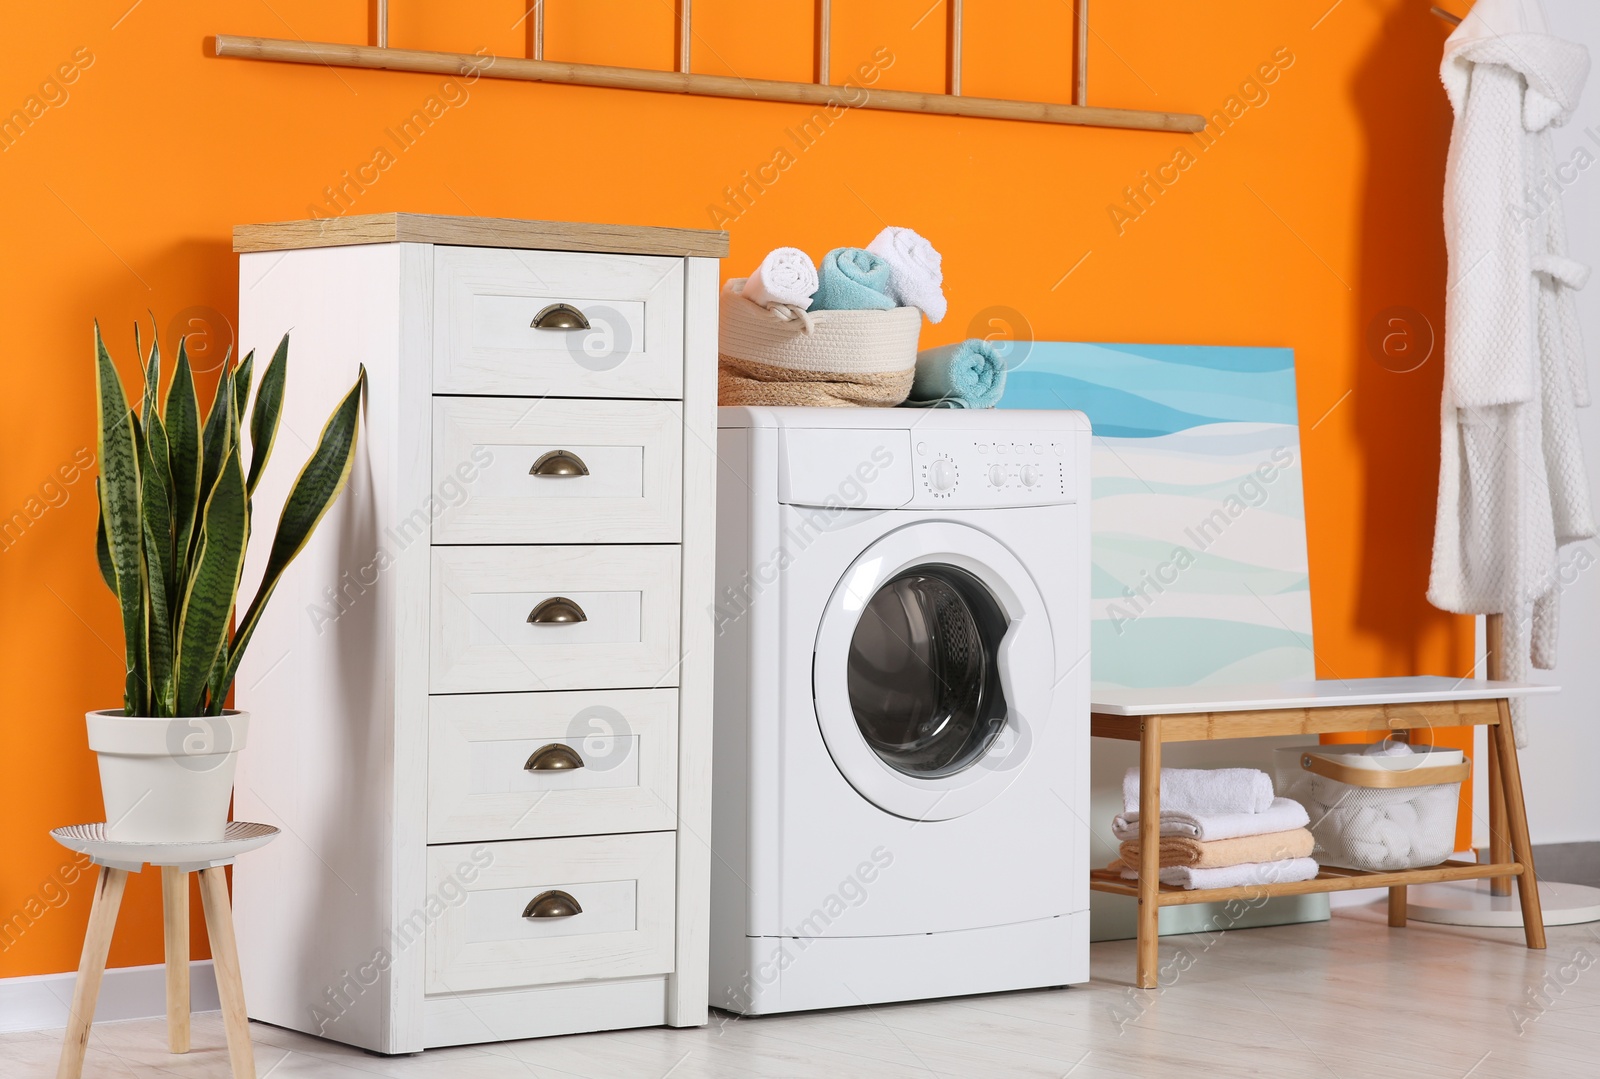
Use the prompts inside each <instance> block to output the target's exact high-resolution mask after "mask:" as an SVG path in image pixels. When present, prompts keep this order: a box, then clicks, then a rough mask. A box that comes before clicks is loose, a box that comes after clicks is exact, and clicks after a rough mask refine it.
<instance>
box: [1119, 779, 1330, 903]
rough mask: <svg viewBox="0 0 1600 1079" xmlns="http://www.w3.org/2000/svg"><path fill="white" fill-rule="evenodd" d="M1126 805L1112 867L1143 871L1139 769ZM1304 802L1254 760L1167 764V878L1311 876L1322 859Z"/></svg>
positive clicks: (1125, 783)
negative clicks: (1278, 792) (1281, 791)
mask: <svg viewBox="0 0 1600 1079" xmlns="http://www.w3.org/2000/svg"><path fill="white" fill-rule="evenodd" d="M1122 805H1123V811H1122V813H1121V814H1120V815H1119V816H1118V817H1117V818H1116V819H1115V820H1114V821H1113V822H1112V826H1111V828H1112V832H1113V834H1115V835H1116V837H1117V839H1119V840H1121V841H1122V847H1121V849H1120V851H1119V854H1120V855H1121V857H1119V858H1118V859H1117V860H1116V861H1114V862H1112V863H1111V866H1110V867H1109V868H1111V869H1113V870H1118V871H1120V872H1121V874H1122V877H1123V879H1124V880H1138V879H1139V868H1138V867H1139V863H1140V858H1141V855H1142V854H1143V848H1142V846H1141V843H1140V836H1139V770H1138V769H1137V768H1130V769H1128V771H1127V774H1126V775H1124V776H1123V777H1122ZM1309 823H1310V818H1309V817H1308V816H1307V815H1306V811H1305V808H1304V807H1303V806H1301V805H1300V803H1298V802H1295V801H1292V800H1290V799H1288V798H1278V797H1275V796H1274V794H1273V790H1272V779H1271V777H1270V776H1268V775H1267V774H1266V773H1265V772H1262V771H1258V770H1256V769H1254V768H1214V769H1206V768H1163V769H1161V833H1160V834H1161V838H1160V849H1159V852H1158V859H1159V864H1160V866H1161V883H1163V884H1170V885H1175V886H1178V887H1182V888H1232V887H1238V886H1241V885H1250V884H1272V883H1282V882H1285V881H1295V880H1310V879H1311V878H1313V877H1315V876H1316V875H1317V863H1316V862H1315V861H1313V860H1312V859H1311V857H1310V854H1311V849H1312V846H1313V843H1314V840H1313V839H1312V836H1311V832H1310V831H1309V830H1308V829H1307V828H1306V825H1307V824H1309Z"/></svg>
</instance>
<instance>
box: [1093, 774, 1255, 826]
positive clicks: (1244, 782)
mask: <svg viewBox="0 0 1600 1079" xmlns="http://www.w3.org/2000/svg"><path fill="white" fill-rule="evenodd" d="M1270 805H1272V777H1271V776H1269V775H1267V773H1265V772H1263V771H1261V770H1260V769H1259V768H1163V769H1161V812H1162V814H1163V815H1165V813H1166V812H1167V810H1169V809H1170V810H1172V811H1173V812H1174V813H1192V814H1194V815H1195V816H1197V817H1208V816H1215V815H1216V814H1219V813H1260V812H1262V811H1264V810H1265V809H1266V808H1267V807H1268V806H1270ZM1122 809H1123V811H1124V812H1127V813H1137V812H1138V811H1139V769H1137V768H1129V769H1128V770H1127V772H1125V773H1124V774H1123V776H1122Z"/></svg>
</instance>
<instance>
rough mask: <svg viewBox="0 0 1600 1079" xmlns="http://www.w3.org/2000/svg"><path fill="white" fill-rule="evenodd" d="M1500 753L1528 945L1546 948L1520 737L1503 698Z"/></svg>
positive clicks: (1497, 731) (1497, 732) (1497, 739)
mask: <svg viewBox="0 0 1600 1079" xmlns="http://www.w3.org/2000/svg"><path fill="white" fill-rule="evenodd" d="M1493 738H1494V744H1495V746H1496V747H1498V752H1499V756H1500V782H1501V786H1502V788H1503V790H1504V792H1505V799H1506V827H1505V830H1506V831H1507V832H1509V833H1510V836H1511V854H1512V856H1513V857H1514V858H1515V859H1516V860H1517V861H1519V862H1521V863H1522V873H1521V875H1520V876H1518V877H1517V892H1518V894H1519V895H1520V896H1521V897H1522V930H1523V933H1524V934H1525V935H1526V936H1527V939H1528V947H1530V948H1543V947H1544V946H1545V942H1544V911H1543V910H1542V909H1540V905H1539V878H1538V876H1537V874H1535V873H1534V871H1533V841H1532V839H1530V838H1529V836H1528V807H1527V805H1526V804H1524V802H1523V800H1522V769H1521V767H1520V766H1519V765H1518V764H1517V740H1516V737H1515V735H1514V734H1513V733H1512V730H1511V706H1510V704H1509V703H1508V702H1506V701H1503V700H1502V701H1501V702H1500V722H1499V723H1497V724H1495V726H1494V728H1493Z"/></svg>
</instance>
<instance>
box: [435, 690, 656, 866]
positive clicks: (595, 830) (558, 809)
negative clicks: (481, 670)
mask: <svg viewBox="0 0 1600 1079" xmlns="http://www.w3.org/2000/svg"><path fill="white" fill-rule="evenodd" d="M677 759H678V691H677V690H674V689H621V690H586V691H582V692H575V693H470V694H465V695H462V696H442V697H432V698H430V699H429V701H428V842H430V843H459V842H466V841H472V840H494V839H529V838H533V837H539V836H563V835H598V834H601V833H605V832H650V831H660V830H668V829H671V828H673V827H676V825H677V819H676V815H675V811H676V809H677V805H678V789H677V780H678V765H677Z"/></svg>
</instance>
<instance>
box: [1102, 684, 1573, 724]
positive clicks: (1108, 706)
mask: <svg viewBox="0 0 1600 1079" xmlns="http://www.w3.org/2000/svg"><path fill="white" fill-rule="evenodd" d="M1560 689H1561V687H1560V686H1544V685H1535V684H1533V683H1531V682H1479V681H1475V680H1473V679H1471V678H1445V677H1440V676H1438V675H1431V674H1428V675H1418V676H1416V677H1412V678H1346V679H1337V678H1325V679H1318V680H1317V681H1315V682H1263V683H1260V684H1257V685H1247V686H1172V687H1163V688H1160V689H1119V688H1114V687H1109V686H1108V687H1096V688H1094V689H1091V690H1090V691H1089V701H1090V703H1089V711H1091V712H1100V713H1102V714H1105V715H1113V716H1154V715H1168V716H1170V715H1178V714H1182V713H1186V712H1258V711H1262V710H1265V709H1268V708H1338V707H1342V706H1349V705H1360V704H1422V703H1425V702H1428V701H1481V700H1497V699H1499V698H1501V697H1527V696H1531V695H1532V694H1535V693H1557V692H1559V691H1560Z"/></svg>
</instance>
